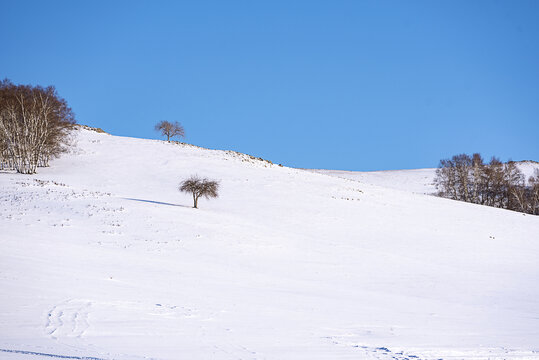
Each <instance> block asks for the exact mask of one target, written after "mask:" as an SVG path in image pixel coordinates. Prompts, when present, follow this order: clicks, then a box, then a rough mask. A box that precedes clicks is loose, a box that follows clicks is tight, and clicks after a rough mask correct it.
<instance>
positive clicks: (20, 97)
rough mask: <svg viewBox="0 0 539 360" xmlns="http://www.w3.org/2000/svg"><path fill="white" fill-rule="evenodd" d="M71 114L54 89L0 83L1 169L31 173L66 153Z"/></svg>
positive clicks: (70, 127) (72, 116)
mask: <svg viewBox="0 0 539 360" xmlns="http://www.w3.org/2000/svg"><path fill="white" fill-rule="evenodd" d="M74 123H75V118H74V114H73V112H72V110H71V108H69V106H67V103H66V101H65V100H64V99H62V98H61V97H59V96H58V94H57V92H56V89H55V88H54V87H53V86H49V87H45V88H44V87H41V86H31V85H14V84H13V83H12V82H10V81H9V80H7V79H6V80H3V81H0V168H1V169H7V168H9V169H15V170H16V171H17V172H19V173H23V174H34V173H35V172H36V169H37V167H38V166H48V165H49V160H50V159H51V158H53V157H55V156H58V155H59V154H60V153H62V152H63V151H64V150H65V147H66V145H67V143H68V135H69V131H70V130H71V129H72V126H73V124H74Z"/></svg>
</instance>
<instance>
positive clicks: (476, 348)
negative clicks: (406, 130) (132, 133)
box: [0, 130, 539, 360]
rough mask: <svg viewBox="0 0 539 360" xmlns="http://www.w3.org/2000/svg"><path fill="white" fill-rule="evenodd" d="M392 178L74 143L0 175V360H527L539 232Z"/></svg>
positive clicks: (151, 144)
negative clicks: (192, 191) (187, 183)
mask: <svg viewBox="0 0 539 360" xmlns="http://www.w3.org/2000/svg"><path fill="white" fill-rule="evenodd" d="M191 174H199V175H202V176H207V177H209V178H212V179H218V180H220V181H221V191H220V197H219V198H218V199H212V200H206V199H202V200H201V201H200V203H199V207H200V209H193V208H192V207H191V206H192V199H191V197H190V196H189V195H188V194H182V193H180V192H178V191H177V187H178V183H179V182H180V180H182V179H184V178H186V177H188V176H190V175H191ZM390 174H392V175H391V177H390V178H391V179H387V177H386V178H383V176H379V175H375V176H371V177H370V178H369V180H368V181H365V178H363V179H362V178H359V179H360V180H362V181H357V179H356V178H354V179H356V180H354V179H343V178H339V177H335V176H328V175H326V174H318V173H313V172H310V171H305V170H299V169H292V168H287V167H280V166H277V165H272V164H270V163H267V162H264V161H259V160H254V159H252V158H250V157H248V156H246V155H241V154H238V153H233V152H227V151H217V150H207V149H201V148H197V147H193V146H189V145H180V144H175V143H166V142H164V141H156V140H145V139H134V138H125V137H117V136H111V135H108V134H99V133H96V132H92V131H88V130H80V131H78V132H77V145H76V148H74V150H73V151H72V152H71V153H70V154H66V155H64V156H63V157H62V158H60V159H58V160H55V161H54V162H53V163H52V166H51V167H50V168H43V169H39V174H37V175H33V176H29V175H19V174H14V173H12V172H3V173H0V188H1V193H0V226H1V227H0V229H1V230H0V288H1V291H0V307H1V310H0V358H1V359H55V358H64V359H65V358H69V359H94V360H95V359H98V360H110V359H119V360H139V359H157V360H164V359H279V360H280V359H285V360H286V359H309V360H315V359H396V360H405V359H408V360H412V359H539V236H538V234H539V217H537V216H530V215H524V214H521V213H517V212H512V211H506V210H501V209H495V208H490V207H483V206H478V205H474V204H467V203H462V202H456V201H451V200H447V199H441V198H437V197H434V196H430V195H423V194H417V192H424V191H423V190H421V188H424V186H425V184H427V187H428V186H430V185H428V182H429V181H430V180H428V176H427V175H426V174H425V170H417V171H415V172H412V173H411V174H413V176H417V178H418V179H419V180H421V181H420V183H419V184H418V183H414V182H413V181H412V178H411V177H410V176H409V177H406V176H401V175H399V173H398V172H392V173H390ZM333 175H334V174H333ZM389 183H392V184H396V183H398V185H396V186H389ZM378 185H384V186H386V187H384V186H378ZM391 187H393V189H392V188H391ZM418 189H419V190H418ZM414 192H415V193H414Z"/></svg>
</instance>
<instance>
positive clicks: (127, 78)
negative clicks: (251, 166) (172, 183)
mask: <svg viewBox="0 0 539 360" xmlns="http://www.w3.org/2000/svg"><path fill="white" fill-rule="evenodd" d="M0 13H1V14H2V21H1V22H0V40H1V41H0V77H1V78H5V77H7V78H9V79H11V80H12V81H13V82H15V83H25V84H26V83H31V84H40V85H55V86H56V87H57V89H58V91H59V93H60V95H61V96H62V97H64V98H65V99H66V100H67V101H68V103H69V104H70V105H71V107H72V108H73V110H74V111H75V114H76V116H77V120H78V122H80V123H83V124H88V125H91V126H96V127H101V128H103V129H105V130H106V131H108V132H110V133H112V134H116V135H125V136H134V137H146V138H158V134H157V133H155V132H154V130H153V126H154V124H155V123H156V122H158V121H160V120H168V121H179V122H180V123H182V124H183V125H184V127H185V130H186V135H187V137H186V139H185V141H187V142H190V143H193V144H197V145H200V146H204V147H209V148H217V149H232V150H236V151H241V152H245V153H249V154H252V155H256V156H261V157H264V158H267V159H269V160H272V161H274V162H277V163H282V164H284V165H289V166H294V167H304V168H333V169H347V170H384V169H404V168H422V167H435V166H437V165H438V161H439V160H440V159H441V158H446V157H449V156H451V155H454V154H458V153H463V152H467V153H471V152H481V153H482V154H483V155H484V156H485V157H490V156H492V155H497V156H499V157H501V158H502V160H507V159H509V158H511V159H513V160H522V159H530V160H539V21H537V19H538V18H539V1H521V0H516V1H509V0H507V1H495V0H489V1H456V0H451V1H449V0H447V1H396V0H395V1H360V0H357V1H329V0H328V1H275V0H272V1H247V0H246V1H171V2H165V1H123V2H122V1H114V2H113V1H103V2H99V1H65V2H60V1H7V0H0Z"/></svg>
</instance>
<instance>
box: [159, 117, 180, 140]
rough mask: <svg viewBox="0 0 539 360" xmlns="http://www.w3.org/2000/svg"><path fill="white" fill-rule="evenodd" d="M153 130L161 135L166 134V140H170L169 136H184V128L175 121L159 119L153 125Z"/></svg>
mask: <svg viewBox="0 0 539 360" xmlns="http://www.w3.org/2000/svg"><path fill="white" fill-rule="evenodd" d="M155 131H159V132H160V133H161V135H164V136H166V137H167V141H168V142H170V138H174V137H185V130H184V129H183V126H181V125H180V123H179V122H177V121H176V122H174V123H171V122H169V121H161V122H159V123H157V125H155Z"/></svg>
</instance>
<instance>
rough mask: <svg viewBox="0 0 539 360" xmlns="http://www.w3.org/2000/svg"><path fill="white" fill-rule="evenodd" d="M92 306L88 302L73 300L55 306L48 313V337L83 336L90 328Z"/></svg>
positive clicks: (46, 326)
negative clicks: (89, 318)
mask: <svg viewBox="0 0 539 360" xmlns="http://www.w3.org/2000/svg"><path fill="white" fill-rule="evenodd" d="M91 305H92V303H91V302H90V301H87V300H77V299H71V300H66V301H63V302H61V303H60V304H58V305H56V306H54V307H53V308H52V309H51V310H50V311H49V312H48V313H47V322H46V324H45V331H46V333H47V335H49V336H50V337H52V338H53V339H57V338H59V337H81V336H83V335H84V333H85V332H86V330H87V329H88V327H89V326H90V325H89V323H88V313H89V309H90V306H91Z"/></svg>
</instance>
